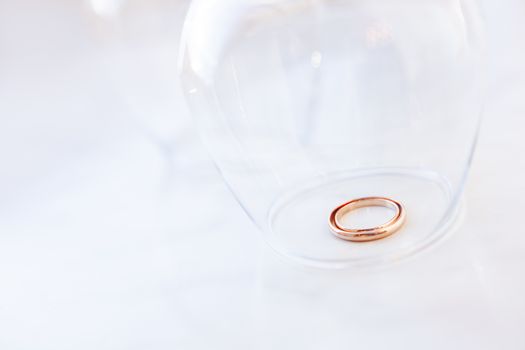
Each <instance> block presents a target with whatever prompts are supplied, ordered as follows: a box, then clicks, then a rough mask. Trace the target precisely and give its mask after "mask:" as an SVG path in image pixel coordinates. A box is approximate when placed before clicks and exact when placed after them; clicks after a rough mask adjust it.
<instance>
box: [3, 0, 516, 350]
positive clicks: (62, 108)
mask: <svg viewBox="0 0 525 350" xmlns="http://www.w3.org/2000/svg"><path fill="white" fill-rule="evenodd" d="M484 5H485V15H486V18H487V37H488V40H489V48H490V65H489V83H490V84H489V94H488V98H487V110H486V116H485V123H484V126H483V129H482V134H481V140H480V144H479V147H478V151H477V154H476V157H475V160H474V164H473V168H472V172H471V176H470V179H469V183H468V186H467V191H466V195H465V211H464V214H463V216H462V218H461V226H460V227H459V229H457V230H456V231H455V232H454V233H453V234H451V235H449V237H448V238H447V239H446V240H444V241H443V242H441V244H439V245H438V246H436V247H434V248H433V249H431V250H429V251H426V252H424V253H423V254H421V255H419V256H417V257H415V258H413V259H411V260H409V261H406V262H404V263H401V264H398V265H395V266H390V267H388V268H384V269H380V270H363V271H357V272H356V271H337V272H329V271H324V270H310V269H305V268H302V267H299V266H296V265H291V264H289V263H288V262H284V261H282V260H281V259H280V258H279V257H278V256H276V255H275V253H273V252H272V251H271V250H270V249H269V248H268V247H267V246H266V245H265V244H264V243H263V242H262V240H261V239H260V237H259V234H258V232H257V231H256V229H255V228H254V227H253V225H252V224H251V223H250V222H249V221H248V219H247V218H246V217H245V215H244V213H243V212H242V211H241V209H240V208H239V207H238V205H237V204H236V203H235V202H234V200H233V199H232V197H231V196H230V194H229V193H228V191H227V190H226V188H225V186H224V185H223V184H222V182H221V179H220V177H219V175H218V174H217V173H216V172H215V170H214V168H213V166H212V165H211V162H210V160H209V159H208V158H207V156H206V152H205V151H204V150H202V146H201V145H200V143H199V140H198V138H197V136H196V131H195V130H194V126H193V124H192V122H191V118H190V116H189V114H188V112H187V110H186V107H185V104H184V101H183V99H182V96H181V92H180V87H179V86H178V81H177V77H176V64H177V47H178V39H177V38H178V35H179V34H180V29H181V25H182V19H183V17H184V13H185V10H186V8H187V2H186V1H180V0H179V1H177V0H173V1H162V0H156V1H145V0H143V1H140V0H133V1H126V0H120V1H118V0H117V1H107V0H106V1H104V0H91V1H66V0H46V1H38V0H33V1H31V0H20V1H18V0H17V1H8V0H0V122H1V123H0V349H2V350H11V349H24V350H25V349H53V350H58V349H76V350H81V349H99V350H100V349H252V348H253V349H299V348H300V349H385V348H391V349H523V348H525V332H524V329H525V229H524V228H523V217H524V209H525V199H524V198H525V182H524V174H523V173H524V170H525V157H524V154H525V138H524V137H523V130H524V128H525V122H524V117H525V40H524V39H523V38H524V37H525V21H524V20H523V19H524V18H525V3H524V2H523V1H520V0H500V1H495V0H493V1H490V0H486V1H485V4H484Z"/></svg>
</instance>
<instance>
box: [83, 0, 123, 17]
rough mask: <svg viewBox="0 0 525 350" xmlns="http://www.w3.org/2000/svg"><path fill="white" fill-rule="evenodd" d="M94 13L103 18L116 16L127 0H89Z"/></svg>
mask: <svg viewBox="0 0 525 350" xmlns="http://www.w3.org/2000/svg"><path fill="white" fill-rule="evenodd" d="M89 2H90V4H91V7H92V8H93V11H94V12H95V13H96V14H97V15H99V16H102V17H112V16H115V15H116V14H117V13H118V12H119V10H120V8H121V7H122V5H123V4H124V3H125V0H89Z"/></svg>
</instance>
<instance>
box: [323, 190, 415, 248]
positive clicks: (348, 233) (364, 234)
mask: <svg viewBox="0 0 525 350" xmlns="http://www.w3.org/2000/svg"><path fill="white" fill-rule="evenodd" d="M377 206H379V207H386V208H390V209H393V210H394V211H395V215H394V217H393V218H392V219H391V220H390V221H388V222H386V223H385V224H382V225H380V226H376V227H371V228H362V229H351V228H346V227H343V226H342V225H341V218H342V217H343V215H345V214H346V213H348V212H350V211H352V210H355V209H358V208H363V207H377ZM405 216H406V214H405V208H403V206H402V205H401V204H400V203H399V202H397V201H395V200H393V199H390V198H386V197H365V198H358V199H354V200H351V201H350V202H347V203H344V204H341V205H340V206H338V207H337V208H335V209H334V210H333V211H332V213H331V214H330V220H329V222H328V224H329V226H330V231H332V233H333V234H334V235H336V236H337V237H339V238H342V239H345V240H347V241H353V242H366V241H374V240H376V239H381V238H384V237H387V236H390V235H391V234H392V233H394V232H396V231H397V230H399V229H400V228H401V226H403V224H404V222H405Z"/></svg>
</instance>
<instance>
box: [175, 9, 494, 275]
mask: <svg viewBox="0 0 525 350" xmlns="http://www.w3.org/2000/svg"><path fill="white" fill-rule="evenodd" d="M478 10H479V9H478V6H477V4H476V2H473V1H461V0H447V1H440V0H439V1H438V0H417V1H416V0H395V1H392V0H353V1H336V0H333V1H328V0H327V1H322V0H317V1H269V0H266V1H261V0H257V1H247V0H243V1H232V0H226V1H220V2H209V1H195V2H193V3H192V5H191V7H190V9H189V12H188V15H187V18H186V21H185V26H184V29H183V39H182V48H181V59H180V72H181V77H182V82H183V87H184V92H185V94H186V96H187V99H188V101H189V105H190V108H191V110H192V112H193V114H194V115H195V117H196V119H197V120H198V121H199V125H200V129H201V132H202V136H203V140H204V142H205V143H206V145H207V146H208V148H209V150H210V153H211V154H212V156H213V158H214V159H215V161H216V164H217V166H218V168H219V170H220V172H221V173H222V175H223V177H224V179H225V181H226V182H227V184H228V185H229V187H230V188H231V190H232V192H233V193H234V194H235V196H236V197H237V199H238V201H239V203H240V204H241V205H242V207H243V208H244V209H245V211H246V212H247V213H248V215H249V216H250V217H251V218H252V219H253V221H254V222H255V223H256V224H257V225H258V227H260V229H261V230H262V232H263V233H264V236H265V238H266V240H267V241H268V242H269V243H270V245H271V246H272V247H273V248H274V249H275V250H277V251H278V252H280V253H281V254H283V255H285V256H287V257H289V258H292V259H295V260H298V261H301V262H302V263H305V264H309V265H315V266H323V267H336V268H337V267H346V266H355V265H367V264H377V263H387V262H391V261H394V260H398V259H400V258H402V257H405V256H408V255H411V254H413V253H416V252H418V251H419V250H421V249H423V248H425V247H427V246H429V245H430V244H431V243H433V242H435V241H436V240H437V239H438V238H440V237H441V236H442V235H443V234H444V233H445V232H446V230H447V228H448V227H449V226H450V223H451V222H452V220H453V218H454V216H455V214H456V212H457V210H458V203H459V198H460V194H461V192H462V189H463V186H464V182H465V178H466V175H467V172H468V169H469V165H470V161H471V157H472V154H473V150H474V147H475V142H476V137H477V132H478V126H479V120H480V114H481V100H482V90H483V89H482V87H483V74H482V68H483V56H484V55H483V32H482V28H481V23H480V22H481V21H480V17H479V14H478ZM364 196H384V197H391V198H393V199H395V200H398V201H400V202H402V203H403V204H404V206H405V207H406V210H407V223H406V225H405V226H404V228H403V229H402V230H401V231H399V232H398V233H396V234H394V235H392V236H390V237H388V238H385V239H382V240H378V241H374V242H366V243H352V242H348V241H343V240H341V239H338V238H336V237H335V236H333V235H332V234H330V232H329V229H328V224H327V221H328V216H329V214H330V212H331V210H332V209H333V208H334V207H336V206H337V205H339V204H341V203H343V202H346V201H349V200H351V199H354V198H358V197H364ZM383 209H384V208H368V209H362V210H359V211H358V212H356V213H353V217H352V220H354V221H353V222H354V223H355V222H358V223H360V224H362V225H363V226H366V225H371V224H373V223H376V224H379V223H381V222H382V221H385V220H384V218H385V217H386V215H387V213H386V212H385V210H386V209H384V210H383Z"/></svg>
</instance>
